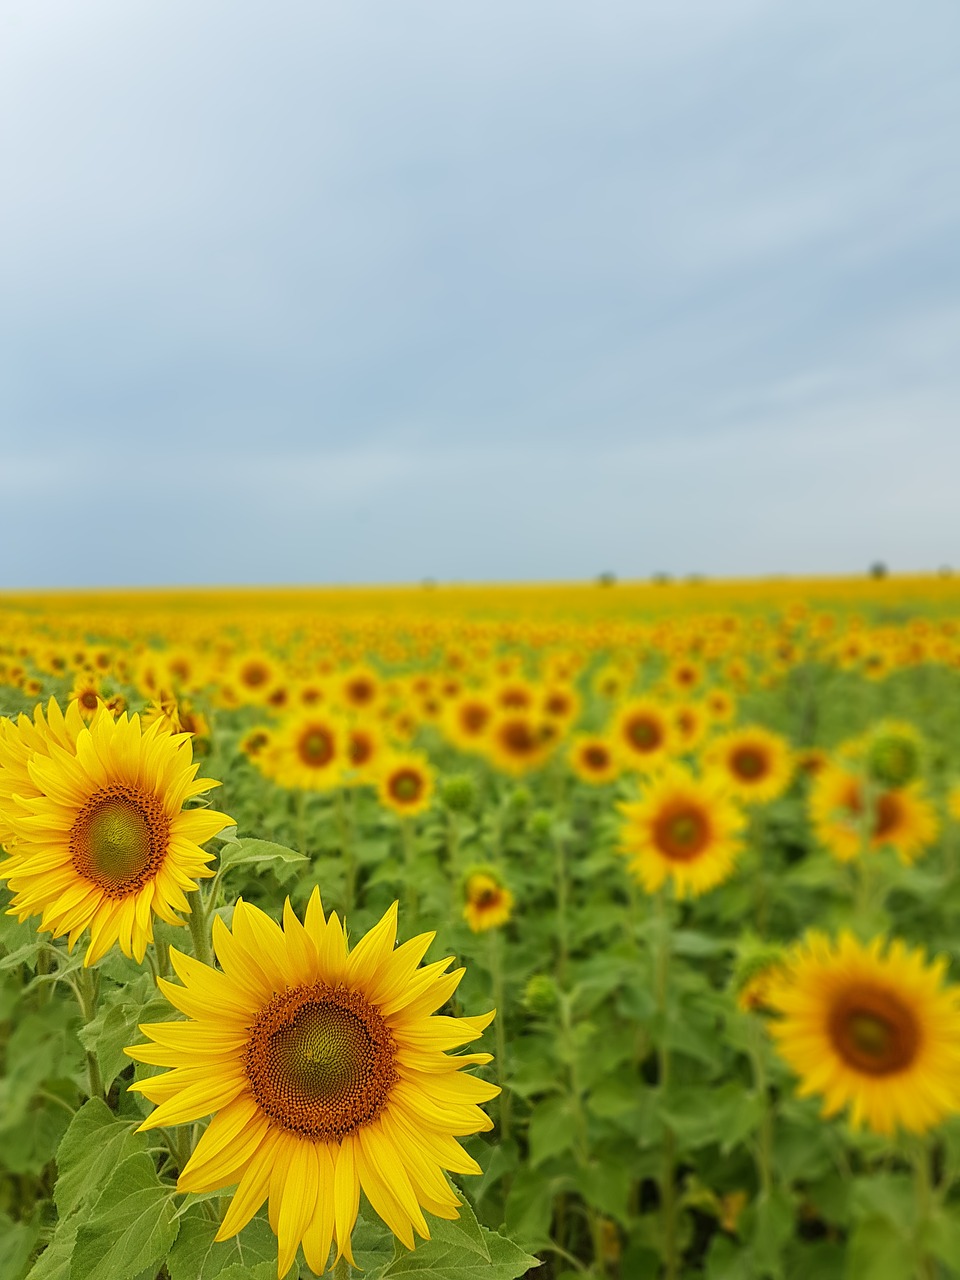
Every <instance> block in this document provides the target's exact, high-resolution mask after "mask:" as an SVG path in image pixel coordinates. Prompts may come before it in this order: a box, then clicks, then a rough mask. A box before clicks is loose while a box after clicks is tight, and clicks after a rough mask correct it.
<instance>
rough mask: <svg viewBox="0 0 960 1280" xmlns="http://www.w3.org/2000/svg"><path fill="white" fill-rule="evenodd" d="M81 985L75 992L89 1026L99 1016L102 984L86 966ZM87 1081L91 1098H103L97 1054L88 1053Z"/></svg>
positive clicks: (80, 975) (81, 974)
mask: <svg viewBox="0 0 960 1280" xmlns="http://www.w3.org/2000/svg"><path fill="white" fill-rule="evenodd" d="M79 977H80V983H79V986H77V987H75V988H74V990H75V991H76V993H77V1000H78V1001H79V1004H80V1012H81V1014H82V1015H83V1020H84V1022H85V1023H87V1025H88V1026H89V1024H90V1023H91V1022H92V1021H93V1020H94V1018H95V1017H96V1016H97V994H98V988H99V986H100V983H99V981H98V978H97V975H96V974H95V973H94V972H93V970H92V969H88V968H87V966H86V965H84V966H83V968H82V969H81V970H80V974H79ZM87 1079H88V1081H89V1083H90V1097H91V1098H102V1097H103V1077H102V1076H101V1075H100V1064H99V1062H98V1061H97V1055H96V1054H95V1053H90V1052H88V1053H87Z"/></svg>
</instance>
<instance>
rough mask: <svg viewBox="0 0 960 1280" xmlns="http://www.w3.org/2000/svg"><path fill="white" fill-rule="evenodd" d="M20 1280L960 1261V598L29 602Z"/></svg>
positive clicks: (17, 1200) (8, 754) (21, 853)
mask: <svg viewBox="0 0 960 1280" xmlns="http://www.w3.org/2000/svg"><path fill="white" fill-rule="evenodd" d="M0 846H2V850H3V852H2V855H0V893H2V895H3V913H0V1278H2V1280H273V1278H274V1277H280V1278H283V1277H286V1278H287V1280H295V1278H296V1277H298V1276H299V1277H304V1278H306V1277H310V1276H313V1275H323V1274H328V1275H332V1276H335V1277H337V1278H338V1280H342V1278H343V1277H348V1276H361V1275H362V1276H364V1277H366V1280H380V1278H381V1277H382V1278H383V1280H388V1278H399V1277H405V1278H408V1280H514V1277H520V1276H531V1277H534V1278H535V1280H647V1278H650V1280H653V1278H656V1277H664V1278H665V1280H680V1278H681V1277H683V1278H685V1277H702V1278H703V1280H761V1278H764V1277H770V1278H772V1280H808V1278H811V1277H815V1278H816V1280H913V1278H916V1280H935V1278H937V1277H951V1276H960V878H958V876H957V875H956V874H955V870H956V864H957V861H958V858H960V581H954V580H953V579H952V578H951V577H948V576H943V577H940V578H929V577H928V578H890V577H877V578H875V579H874V578H866V579H862V580H857V581H853V580H811V581H806V582H799V581H792V582H769V583H737V582H731V583H718V584H712V583H706V582H693V583H685V584H680V583H670V582H662V583H655V584H624V583H615V582H613V581H611V580H610V579H607V578H602V579H600V580H598V581H597V582H596V583H595V584H589V585H581V586H574V585H571V586H568V587H560V586H552V587H532V586H531V587H501V588H479V587H477V588H472V587H445V586H436V585H434V584H430V583H424V584H423V585H422V586H421V587H418V588H409V589H399V588H398V589H380V590H373V589H362V588H356V589H352V590H347V589H343V590H301V591H295V590H279V589H278V590H271V591H267V590H261V591H253V590H251V591H240V590H221V591H203V592H201V591H195V592H189V591H181V592H147V591H144V592H127V593H121V592H116V593H107V592H101V593H92V592H91V593H86V594H71V595H67V594H48V595H25V594H24V595H16V596H15V595H9V594H8V595H7V596H6V597H5V598H4V600H3V601H2V608H0Z"/></svg>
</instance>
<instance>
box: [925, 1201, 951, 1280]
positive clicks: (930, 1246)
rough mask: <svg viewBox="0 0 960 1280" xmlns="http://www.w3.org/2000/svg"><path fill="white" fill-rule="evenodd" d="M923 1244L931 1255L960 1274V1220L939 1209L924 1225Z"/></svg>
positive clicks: (945, 1210)
mask: <svg viewBox="0 0 960 1280" xmlns="http://www.w3.org/2000/svg"><path fill="white" fill-rule="evenodd" d="M922 1242H923V1245H924V1247H925V1248H926V1250H927V1251H928V1252H929V1253H932V1254H933V1256H934V1257H935V1258H939V1259H940V1261H941V1262H944V1263H946V1265H947V1266H948V1267H949V1268H950V1269H951V1270H952V1271H955V1272H957V1273H960V1220H958V1218H957V1217H956V1215H955V1214H951V1213H950V1212H949V1211H948V1210H947V1209H939V1210H938V1211H937V1212H936V1213H934V1214H933V1215H931V1217H930V1218H928V1219H927V1221H926V1222H925V1223H924V1224H923V1229H922Z"/></svg>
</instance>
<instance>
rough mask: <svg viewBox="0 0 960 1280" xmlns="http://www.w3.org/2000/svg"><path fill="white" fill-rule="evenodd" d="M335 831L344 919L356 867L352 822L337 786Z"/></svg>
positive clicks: (353, 888) (351, 899)
mask: <svg viewBox="0 0 960 1280" xmlns="http://www.w3.org/2000/svg"><path fill="white" fill-rule="evenodd" d="M336 808H337V831H338V832H339V835H340V856H341V858H342V859H343V870H344V880H345V882H346V888H345V891H344V903H343V916H344V919H346V918H347V917H348V916H349V915H350V914H351V913H352V912H353V903H354V898H355V897H356V893H357V867H356V861H355V859H354V856H353V823H352V822H351V820H350V814H349V812H348V811H347V802H346V796H345V795H344V788H343V787H338V788H337V793H336Z"/></svg>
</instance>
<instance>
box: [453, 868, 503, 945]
mask: <svg viewBox="0 0 960 1280" xmlns="http://www.w3.org/2000/svg"><path fill="white" fill-rule="evenodd" d="M463 892H464V899H465V902H464V907H463V918H464V920H466V922H467V924H468V925H469V926H470V928H471V929H472V931H473V932H474V933H486V931H487V930H488V929H495V928H497V927H498V926H499V925H502V924H506V923H507V921H508V920H509V919H510V916H511V915H512V913H513V894H512V893H511V892H510V890H509V889H508V888H507V886H506V885H505V884H504V883H503V882H502V880H500V879H499V878H498V877H497V876H496V875H494V874H493V872H491V871H474V872H472V873H471V874H470V875H469V876H467V879H466V882H465V883H464V886H463Z"/></svg>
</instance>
